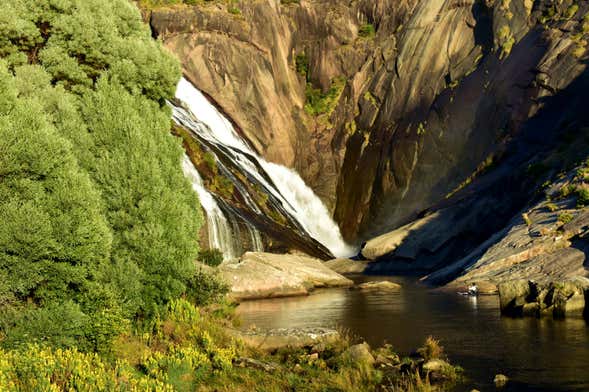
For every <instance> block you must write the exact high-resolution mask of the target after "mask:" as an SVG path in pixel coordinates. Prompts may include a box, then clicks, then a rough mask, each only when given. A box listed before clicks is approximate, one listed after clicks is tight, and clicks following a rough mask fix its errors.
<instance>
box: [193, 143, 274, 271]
mask: <svg viewBox="0 0 589 392" xmlns="http://www.w3.org/2000/svg"><path fill="white" fill-rule="evenodd" d="M182 170H183V171H184V175H185V176H186V178H188V179H189V180H190V182H191V183H192V189H194V190H195V191H196V193H197V194H198V198H199V200H200V204H201V206H202V208H203V209H204V210H205V213H206V218H207V229H208V236H209V248H211V249H219V250H221V251H222V252H223V258H224V259H225V260H229V259H233V258H237V257H239V256H241V253H242V246H241V243H240V236H239V226H238V225H237V222H229V220H228V219H227V218H226V217H225V214H224V213H223V210H221V208H220V207H219V205H218V204H217V202H216V201H215V198H214V197H213V195H211V194H210V193H209V191H207V189H206V188H205V187H204V185H203V182H202V178H201V176H200V174H199V173H198V171H197V170H196V168H195V167H194V165H193V164H192V162H191V161H190V158H188V156H186V155H184V159H183V161H182ZM247 229H248V231H249V236H250V239H251V243H252V249H251V250H253V251H263V250H264V246H263V244H262V239H261V237H260V233H259V232H258V231H257V230H256V229H255V228H253V227H250V226H249V225H248V226H247Z"/></svg>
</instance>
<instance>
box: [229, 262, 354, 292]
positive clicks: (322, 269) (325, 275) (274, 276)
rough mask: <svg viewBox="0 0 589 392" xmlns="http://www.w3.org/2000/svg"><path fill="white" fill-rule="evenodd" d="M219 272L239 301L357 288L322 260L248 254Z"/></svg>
mask: <svg viewBox="0 0 589 392" xmlns="http://www.w3.org/2000/svg"><path fill="white" fill-rule="evenodd" d="M219 271H220V273H221V275H222V276H223V278H224V279H225V281H227V283H228V284H229V285H230V286H231V291H230V296H231V297H232V298H234V299H236V300H247V299H260V298H272V297H288V296H296V295H306V294H309V291H311V290H313V289H315V288H320V287H345V286H351V285H353V284H354V282H352V281H351V280H349V279H347V278H345V277H344V276H342V275H340V274H338V273H337V272H334V271H333V270H331V269H330V268H328V267H327V266H325V264H324V263H323V262H322V261H321V260H319V259H315V258H312V257H307V256H301V255H292V254H271V253H262V252H247V253H246V254H244V255H243V256H242V257H241V258H240V259H239V260H237V261H233V262H229V263H223V264H222V265H221V266H219Z"/></svg>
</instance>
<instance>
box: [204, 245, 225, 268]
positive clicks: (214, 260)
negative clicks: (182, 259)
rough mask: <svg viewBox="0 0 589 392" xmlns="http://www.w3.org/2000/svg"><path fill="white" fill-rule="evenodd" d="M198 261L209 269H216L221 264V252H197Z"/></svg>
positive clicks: (211, 250)
mask: <svg viewBox="0 0 589 392" xmlns="http://www.w3.org/2000/svg"><path fill="white" fill-rule="evenodd" d="M198 260H200V261H201V262H202V263H204V264H206V265H210V266H211V267H216V266H218V265H219V264H221V263H222V262H223V252H221V251H220V250H219V249H202V250H201V251H200V252H198Z"/></svg>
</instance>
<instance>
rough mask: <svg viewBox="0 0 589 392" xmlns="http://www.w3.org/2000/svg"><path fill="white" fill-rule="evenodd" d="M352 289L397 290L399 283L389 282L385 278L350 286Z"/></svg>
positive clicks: (372, 290)
mask: <svg viewBox="0 0 589 392" xmlns="http://www.w3.org/2000/svg"><path fill="white" fill-rule="evenodd" d="M351 289H352V290H359V291H364V292H375V291H376V292H398V291H400V290H401V285H400V284H398V283H393V282H389V281H387V280H382V281H377V282H364V283H360V284H359V285H357V286H354V287H351Z"/></svg>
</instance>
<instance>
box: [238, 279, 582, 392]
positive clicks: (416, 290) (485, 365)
mask: <svg viewBox="0 0 589 392" xmlns="http://www.w3.org/2000/svg"><path fill="white" fill-rule="evenodd" d="M359 279H360V280H367V279H369V278H365V277H361V278H359ZM389 280H392V281H395V282H398V283H401V284H402V285H403V290H402V291H401V292H399V293H393V294H391V293H388V294H383V293H362V292H359V291H355V290H354V291H352V290H347V289H327V290H320V291H317V292H315V293H313V294H311V295H310V296H307V297H294V298H281V299H268V300H259V301H248V302H244V303H242V304H240V305H239V307H238V314H239V315H240V317H241V319H242V320H243V326H244V328H247V327H249V326H251V325H256V327H258V328H282V327H304V326H325V327H333V326H340V327H343V328H346V329H348V330H350V331H351V332H352V333H353V334H354V335H356V336H360V337H362V338H363V339H365V340H366V341H367V342H368V343H369V344H370V345H371V346H373V347H376V346H379V345H382V344H383V343H385V342H388V343H391V344H392V345H393V346H394V347H395V348H396V350H397V351H398V352H399V353H400V354H403V355H407V354H408V353H410V352H411V351H413V350H414V349H415V348H417V347H419V346H421V345H422V344H423V341H424V340H425V338H426V337H427V336H428V335H432V336H434V337H435V338H436V339H439V340H440V342H441V344H442V345H443V346H444V349H445V352H446V354H447V355H448V357H449V359H450V360H451V361H452V363H454V364H458V365H460V366H462V367H463V368H464V369H465V374H466V377H467V378H468V381H467V382H466V383H465V384H464V385H462V386H459V387H458V388H457V389H458V390H460V391H462V390H465V391H470V390H471V389H472V388H477V389H479V390H481V391H489V390H491V391H492V390H495V388H494V386H493V382H492V381H493V378H494V376H495V374H498V373H503V374H506V375H507V376H509V378H510V383H509V384H508V387H507V388H506V389H505V390H507V391H588V390H589V371H588V366H589V328H588V327H587V323H586V322H585V320H582V319H566V320H552V319H533V318H525V319H513V318H508V317H502V316H501V315H500V312H499V298H498V297H497V296H479V297H464V296H460V295H456V294H451V293H442V292H436V291H432V290H429V289H427V288H425V287H423V286H421V285H418V284H417V283H415V282H414V281H412V280H410V279H405V278H389Z"/></svg>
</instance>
